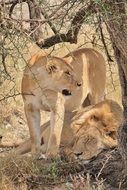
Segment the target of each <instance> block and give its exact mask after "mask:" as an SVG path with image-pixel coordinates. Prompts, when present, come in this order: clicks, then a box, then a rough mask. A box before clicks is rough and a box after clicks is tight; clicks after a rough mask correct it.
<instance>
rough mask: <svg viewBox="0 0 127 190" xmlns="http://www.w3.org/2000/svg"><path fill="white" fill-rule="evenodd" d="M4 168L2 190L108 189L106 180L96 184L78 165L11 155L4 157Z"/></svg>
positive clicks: (0, 160) (0, 178)
mask: <svg viewBox="0 0 127 190" xmlns="http://www.w3.org/2000/svg"><path fill="white" fill-rule="evenodd" d="M0 168H1V171H0V190H3V189H4V190H27V189H31V190H32V189H38V190H39V189H43V190H45V189H47V190H48V189H54V190H55V188H56V190H62V189H63V190H64V189H65V190H69V189H70V188H71V189H73V190H104V185H103V181H98V182H97V183H94V184H92V182H91V179H90V176H89V175H86V176H85V175H84V174H83V166H82V165H81V164H79V163H78V162H66V161H65V160H62V161H61V160H50V161H44V160H41V161H39V160H35V159H34V158H32V157H28V156H17V155H14V154H10V155H8V156H6V157H4V158H0ZM91 184H92V185H91Z"/></svg>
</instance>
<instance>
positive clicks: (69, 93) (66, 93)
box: [62, 89, 72, 96]
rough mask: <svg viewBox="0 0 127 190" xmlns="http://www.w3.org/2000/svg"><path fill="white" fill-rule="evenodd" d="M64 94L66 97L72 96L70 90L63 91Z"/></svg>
mask: <svg viewBox="0 0 127 190" xmlns="http://www.w3.org/2000/svg"><path fill="white" fill-rule="evenodd" d="M62 94H63V95H64V96H71V95H72V93H71V91H69V90H67V89H64V90H62Z"/></svg>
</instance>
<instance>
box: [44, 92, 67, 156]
mask: <svg viewBox="0 0 127 190" xmlns="http://www.w3.org/2000/svg"><path fill="white" fill-rule="evenodd" d="M64 103H65V99H64V97H63V95H62V94H60V93H58V95H57V101H56V107H55V109H52V110H51V120H50V134H49V140H48V147H47V151H46V156H47V157H50V156H51V157H52V156H56V155H57V154H58V152H59V146H60V141H61V133H62V129H63V122H64V112H65V108H64Z"/></svg>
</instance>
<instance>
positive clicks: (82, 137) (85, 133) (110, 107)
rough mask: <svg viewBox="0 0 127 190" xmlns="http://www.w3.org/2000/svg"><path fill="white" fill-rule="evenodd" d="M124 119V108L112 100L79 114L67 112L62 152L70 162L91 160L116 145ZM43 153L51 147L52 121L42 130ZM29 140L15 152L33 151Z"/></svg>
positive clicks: (83, 109)
mask: <svg viewBox="0 0 127 190" xmlns="http://www.w3.org/2000/svg"><path fill="white" fill-rule="evenodd" d="M122 120H123V112H122V109H121V107H120V106H119V105H118V103H116V102H115V101H112V100H105V101H102V102H100V103H98V104H96V105H95V106H90V107H88V108H87V109H85V108H82V109H81V110H80V111H78V112H74V113H66V120H65V121H64V127H63V131H62V136H61V144H60V146H61V152H62V153H63V152H64V153H65V154H66V155H67V156H68V158H69V159H74V158H76V159H83V160H90V159H91V158H93V157H94V156H97V155H98V154H99V153H100V152H101V151H102V150H103V149H108V148H113V147H115V146H117V131H118V127H119V126H120V124H121V122H122ZM41 130H42V131H41V138H42V147H41V149H42V152H43V153H45V152H46V149H47V146H48V138H49V132H50V130H49V122H47V123H45V124H44V125H43V126H42V127H41ZM30 147H31V144H30V140H28V141H26V142H24V143H22V144H21V145H20V146H19V147H18V148H16V150H15V151H16V153H18V154H23V153H27V152H29V151H30ZM53 151H54V149H53Z"/></svg>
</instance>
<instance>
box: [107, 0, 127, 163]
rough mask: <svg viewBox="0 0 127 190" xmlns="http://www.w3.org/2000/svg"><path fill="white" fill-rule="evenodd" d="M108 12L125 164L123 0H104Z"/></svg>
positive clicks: (126, 32) (125, 22)
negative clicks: (121, 114) (117, 75)
mask: <svg viewBox="0 0 127 190" xmlns="http://www.w3.org/2000/svg"><path fill="white" fill-rule="evenodd" d="M106 5H107V6H108V8H109V13H108V16H107V18H106V24H107V29H108V32H109V34H110V37H111V42H112V46H113V49H114V54H115V58H116V61H117V65H118V70H119V76H120V83H121V89H122V104H123V109H124V118H125V119H124V121H123V124H122V126H121V127H120V130H119V147H120V151H121V155H122V158H123V160H124V162H125V166H127V27H126V26H127V15H126V10H125V6H126V3H125V1H124V0H112V1H106Z"/></svg>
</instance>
